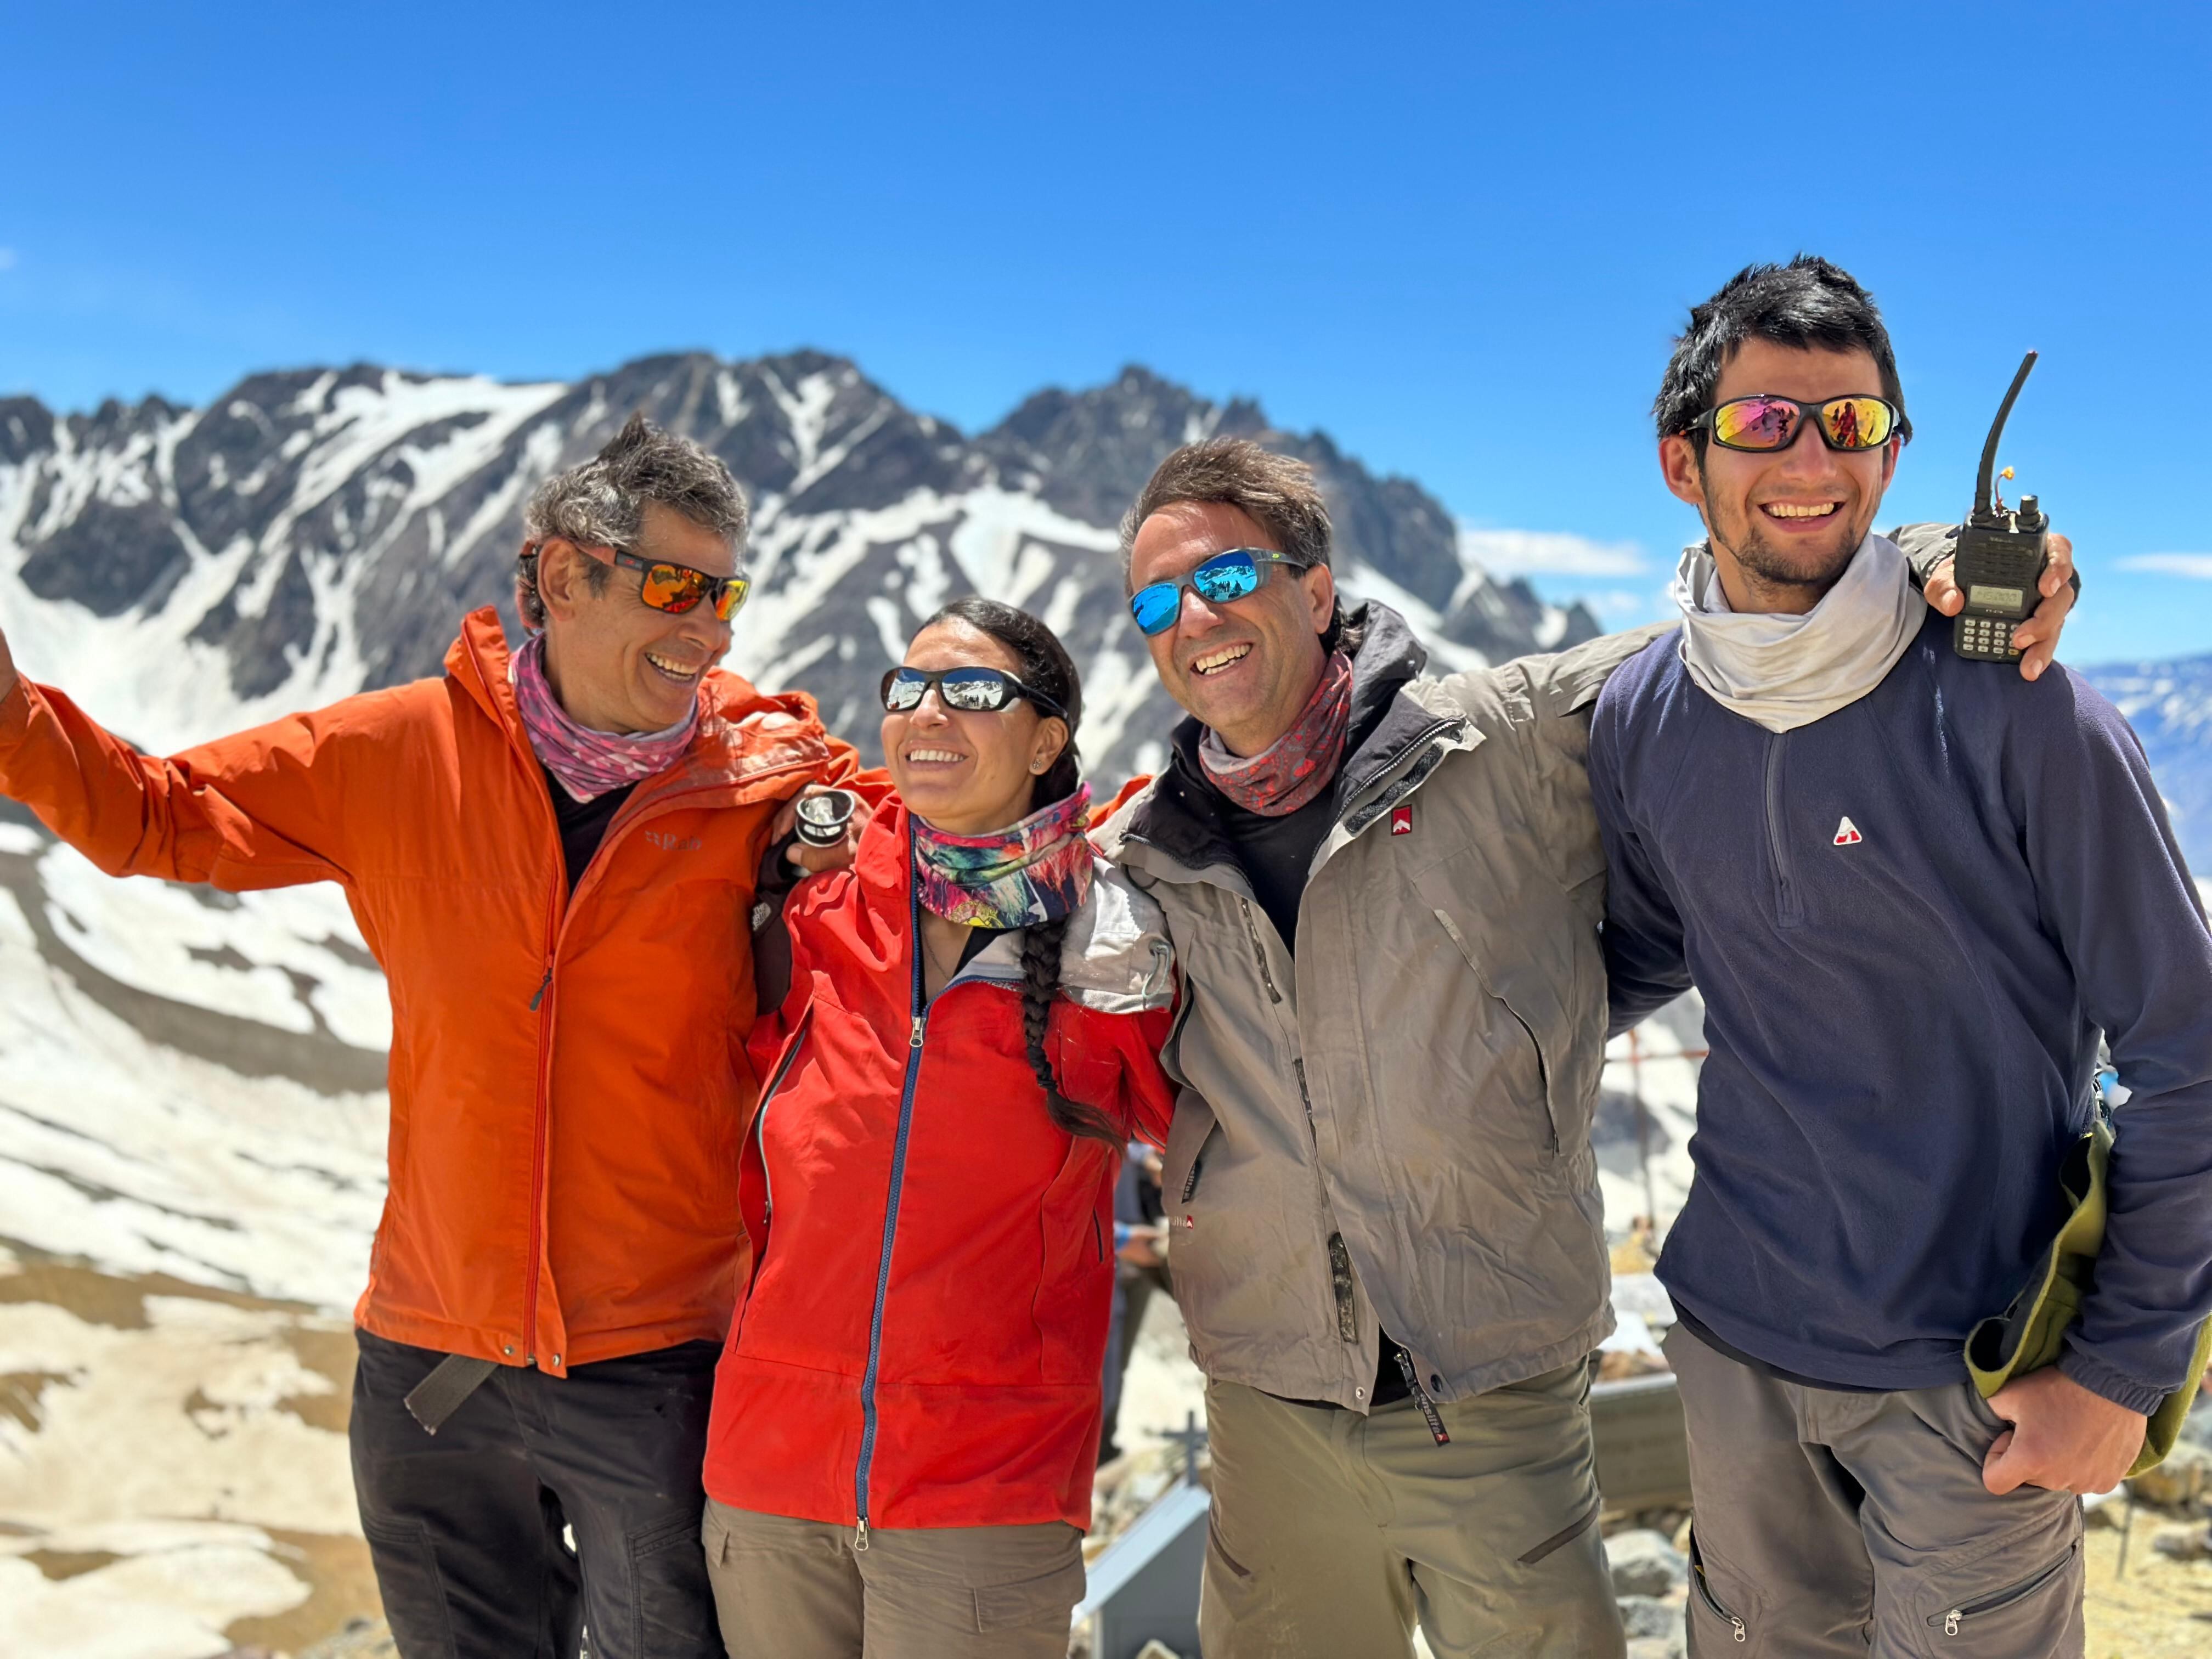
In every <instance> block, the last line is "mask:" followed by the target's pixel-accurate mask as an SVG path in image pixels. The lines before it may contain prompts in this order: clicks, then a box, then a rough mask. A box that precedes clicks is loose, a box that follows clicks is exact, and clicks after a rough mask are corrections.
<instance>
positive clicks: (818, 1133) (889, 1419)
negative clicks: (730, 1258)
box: [706, 799, 1175, 1528]
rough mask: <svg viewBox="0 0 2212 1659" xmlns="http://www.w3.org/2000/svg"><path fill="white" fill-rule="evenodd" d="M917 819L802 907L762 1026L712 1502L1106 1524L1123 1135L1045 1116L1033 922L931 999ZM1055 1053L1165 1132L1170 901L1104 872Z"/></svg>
mask: <svg viewBox="0 0 2212 1659" xmlns="http://www.w3.org/2000/svg"><path fill="white" fill-rule="evenodd" d="M910 856H911V855H910V853H909V849H908V817H907V813H906V811H905V809H904V808H903V807H902V806H899V805H896V800H895V799H894V801H893V802H892V803H890V804H887V805H885V807H884V809H883V810H881V811H878V813H877V815H876V817H875V819H874V821H873V822H872V823H871V824H870V825H869V827H868V829H867V831H866V834H865V835H864V836H863V837H862V839H861V842H860V856H859V858H858V859H857V860H856V861H855V862H854V866H853V867H852V868H850V869H848V870H844V871H841V872H837V873H836V874H834V875H829V876H824V877H821V878H817V879H815V880H812V881H809V882H806V883H805V884H802V885H801V886H800V887H799V889H798V890H796V891H795V892H794V894H793V896H792V898H791V900H790V901H789V902H788V904H787V907H786V913H785V914H786V920H787V924H788V926H789V928H790V933H791V945H792V983H791V990H790V994H788V995H787V997H786V999H785V1000H784V1003H783V1006H782V1007H781V1009H780V1010H779V1011H778V1012H777V1013H776V1014H775V1015H774V1016H773V1017H770V1016H768V1015H765V1014H763V1017H762V1018H761V1019H760V1021H759V1023H758V1024H757V1025H756V1027H755V1029H754V1032H753V1037H752V1044H753V1048H752V1054H753V1062H754V1065H755V1066H756V1067H757V1069H758V1071H759V1073H760V1074H761V1076H762V1077H763V1078H764V1079H772V1078H773V1077H774V1076H775V1065H776V1064H777V1062H778V1061H779V1059H780V1057H784V1051H785V1050H788V1054H787V1058H788V1060H789V1066H788V1069H787V1071H786V1072H785V1073H784V1076H783V1080H782V1082H781V1085H780V1086H779V1087H777V1088H775V1090H774V1091H773V1092H772V1093H771V1094H770V1095H769V1097H768V1098H767V1100H766V1101H765V1103H764V1105H765V1109H764V1110H763V1111H762V1112H761V1113H760V1115H759V1116H758V1117H757V1119H756V1121H755V1125H754V1130H753V1133H752V1134H751V1135H750V1136H749V1137H748V1138H747V1140H746V1144H745V1152H744V1174H743V1176H742V1178H741V1182H740V1188H739V1191H740V1201H741V1203H742V1204H743V1206H744V1214H745V1222H746V1225H747V1226H748V1228H750V1231H751V1232H752V1236H753V1239H754V1243H755V1250H756V1257H755V1261H756V1266H755V1269H754V1276H753V1282H752V1289H751V1291H750V1296H749V1297H748V1299H747V1301H746V1303H745V1304H744V1308H743V1309H742V1310H741V1311H740V1313H739V1316H738V1323H737V1325H736V1327H735V1328H733V1329H732V1332H731V1334H730V1339H729V1341H728V1344H727V1345H726V1347H725V1348H724V1350H723V1354H722V1360H721V1366H720V1371H719V1372H718V1374H717V1376H716V1378H715V1385H714V1421H713V1426H712V1428H711V1429H710V1431H709V1432H708V1448H707V1470H706V1477H707V1490H708V1492H710V1493H711V1494H712V1495H713V1496H714V1498H717V1499H719V1500H720V1501H721V1502H722V1503H725V1504H731V1505H732V1506H733V1507H736V1508H738V1509H744V1510H756V1511H759V1512H762V1513H765V1514H771V1515H785V1516H798V1517H799V1518H801V1519H804V1520H811V1521H827V1522H842V1523H843V1524H845V1525H848V1526H867V1527H972V1526H1011V1525H1021V1524H1028V1523H1033V1522H1048V1521H1066V1522H1070V1523H1071V1524H1073V1525H1074V1526H1077V1527H1085V1528H1087V1527H1088V1526H1089V1525H1090V1524H1091V1469H1092V1468H1093V1466H1094V1465H1095V1464H1096V1462H1097V1455H1098V1433H1099V1416H1100V1387H1099V1384H1100V1373H1101V1370H1102V1368H1103V1364H1104V1360H1105V1352H1106V1334H1107V1325H1108V1322H1109V1318H1110V1315H1111V1310H1112V1300H1113V1291H1114V1260H1115V1258H1114V1209H1113V1205H1114V1183H1115V1176H1117V1175H1118V1174H1119V1172H1120V1169H1121V1157H1122V1154H1121V1150H1120V1148H1118V1147H1115V1146H1107V1145H1105V1144H1104V1143H1103V1142H1102V1141H1099V1140H1097V1139H1090V1138H1079V1137H1075V1136H1071V1135H1069V1134H1067V1133H1065V1132H1064V1131H1062V1130H1061V1129H1060V1128H1059V1127H1056V1126H1055V1125H1054V1122H1053V1121H1052V1119H1051V1117H1050V1116H1049V1115H1048V1114H1047V1112H1046V1109H1045V1100H1044V1092H1043V1091H1042V1089H1041V1088H1040V1087H1039V1086H1038V1085H1037V1080H1036V1075H1035V1073H1032V1072H1031V1070H1030V1063H1029V1060H1028V1059H1027V1057H1026V1054H1027V1051H1026V1048H1025V1047H1024V1041H1023V1036H1022V1003H1021V969H1020V950H1021V936H1020V935H1019V934H1018V933H1007V934H1004V935H1002V936H1000V938H999V939H995V940H994V941H993V942H992V944H991V945H989V946H987V948H986V949H984V950H983V951H981V952H980V953H979V954H978V955H977V956H976V957H975V959H974V960H973V961H971V962H970V963H969V964H968V965H967V966H966V967H964V968H963V969H961V970H960V971H959V973H957V975H954V976H953V978H952V979H951V981H950V982H949V983H947V984H946V986H945V988H944V989H943V990H941V991H940V992H939V993H938V994H937V996H936V997H935V998H934V999H933V1000H930V1001H929V1002H928V1003H927V1005H926V1006H925V1005H924V1004H923V1003H922V1000H921V994H920V986H921V975H920V973H919V970H918V969H917V966H916V962H917V957H916V951H915V944H916V918H915V908H914V884H913V881H912V879H911V874H910V872H911V868H912V866H911V862H910ZM1060 975H1061V987H1062V992H1063V994H1062V995H1061V996H1060V998H1059V999H1058V1000H1056V1001H1055V1002H1054V1006H1053V1010H1052V1014H1051V1018H1050V1020H1049V1023H1048V1026H1047V1036H1046V1046H1047V1048H1048V1052H1049V1053H1050V1054H1051V1055H1052V1058H1053V1065H1054V1073H1055V1074H1056V1075H1057V1077H1058V1078H1059V1080H1060V1090H1061V1092H1062V1093H1063V1094H1065V1095H1066V1096H1067V1097H1069V1098H1071V1099H1073V1100H1076V1101H1079V1102H1081V1103H1085V1104H1086V1105H1090V1106H1093V1107H1096V1108H1097V1109H1100V1110H1101V1111H1103V1113H1104V1114H1105V1115H1106V1116H1107V1117H1108V1119H1109V1121H1112V1122H1113V1123H1115V1125H1117V1126H1119V1127H1121V1129H1122V1130H1123V1132H1124V1133H1127V1134H1130V1135H1136V1136H1142V1137H1143V1138H1145V1139H1149V1140H1152V1141H1155V1142H1158V1141H1160V1140H1163V1139H1164V1138H1165V1136H1166V1133H1167V1127H1168V1120H1169V1118H1170V1115H1172V1113H1173V1111H1174V1106H1175V1091H1174V1088H1173V1085H1171V1084H1170V1082H1169V1081H1168V1079H1167V1078H1166V1076H1165V1074H1164V1073H1162V1071H1161V1070H1160V1066H1159V1060H1158V1054H1159V1050H1160V1047H1161V1045H1162V1043H1164V1042H1165V1041H1166V1039H1167V1036H1168V1033H1169V1029H1170V1024H1171V1021H1172V1018H1173V1004H1174V1000H1175V985H1174V980H1175V971H1174V960H1173V957H1172V956H1171V954H1170V950H1169V946H1168V941H1167V936H1166V931H1165V928H1164V925H1163V922H1162V919H1161V916H1160V913H1159V909H1158V906H1157V905H1155V904H1154V903H1153V902H1152V900H1151V899H1150V898H1148V897H1146V896H1145V895H1143V894H1142V893H1139V891H1137V890H1136V889H1135V888H1134V887H1133V886H1132V885H1130V884H1128V882H1127V879H1126V878H1124V877H1122V876H1121V873H1120V872H1118V871H1116V870H1115V869H1114V868H1113V867H1112V866H1109V865H1107V864H1105V863H1104V862H1103V860H1102V861H1100V863H1099V865H1098V867H1097V876H1096V878H1095V879H1094V881H1093V883H1092V886H1091V896H1090V897H1089V898H1088V899H1087V900H1086V901H1085V903H1084V905H1083V906H1082V907H1081V908H1079V910H1077V911H1076V912H1075V914H1074V915H1073V917H1072V918H1071V919H1070V922H1069V926H1068V929H1067V934H1066V943H1065V945H1064V946H1063V949H1062V952H1061V967H1060Z"/></svg>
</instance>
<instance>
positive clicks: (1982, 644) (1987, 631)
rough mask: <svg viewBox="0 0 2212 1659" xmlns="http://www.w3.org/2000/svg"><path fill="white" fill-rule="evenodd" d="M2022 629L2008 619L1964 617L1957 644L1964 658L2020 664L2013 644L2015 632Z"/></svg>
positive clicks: (1959, 625)
mask: <svg viewBox="0 0 2212 1659" xmlns="http://www.w3.org/2000/svg"><path fill="white" fill-rule="evenodd" d="M2019 626H2020V624H2019V623H2017V622H2015V621H2014V620H2012V619H2011V618H2009V617H1973V616H1966V617H1960V618H1959V621H1958V624H1957V628H1956V631H1955V634H1954V646H1955V647H1956V649H1957V651H1958V653H1959V654H1960V656H1962V657H1973V658H1977V659H1979V660H1981V661H1984V662H2018V661H2019V660H2020V652H2019V651H2018V650H2017V649H2016V648H2015V647H2014V645H2013V642H2012V631H2013V629H2015V628H2017V627H2019Z"/></svg>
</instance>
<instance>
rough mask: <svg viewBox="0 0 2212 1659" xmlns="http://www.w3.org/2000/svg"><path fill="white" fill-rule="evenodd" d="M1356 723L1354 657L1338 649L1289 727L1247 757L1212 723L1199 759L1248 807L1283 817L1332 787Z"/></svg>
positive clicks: (1209, 777) (1212, 778)
mask: <svg viewBox="0 0 2212 1659" xmlns="http://www.w3.org/2000/svg"><path fill="white" fill-rule="evenodd" d="M1351 727H1352V659H1351V658H1349V657H1347V656H1346V655H1345V654H1344V653H1343V652H1341V651H1334V652H1331V653H1329V659H1328V666H1327V667H1325V668H1323V669H1322V673H1321V684H1319V685H1316V687H1314V690H1313V696H1310V697H1308V698H1307V699H1306V706H1305V707H1304V708H1303V709H1301V710H1299V712H1298V717H1297V720H1296V721H1295V722H1294V723H1293V724H1292V725H1291V729H1290V730H1289V731H1287V732H1284V733H1283V735H1282V736H1281V737H1279V738H1276V739H1275V740H1274V742H1273V743H1272V744H1268V745H1267V747H1266V748H1265V749H1263V750H1261V751H1260V752H1259V753H1258V754H1256V755H1255V756H1253V757H1251V758H1250V759H1249V760H1246V759H1243V758H1240V757H1237V756H1236V755H1232V754H1231V753H1230V752H1229V745H1228V744H1225V743H1224V742H1222V741H1221V739H1220V738H1218V737H1216V736H1215V735H1214V733H1213V731H1212V727H1210V726H1209V727H1208V728H1207V729H1206V735H1205V736H1204V737H1202V738H1200V739H1199V742H1198V761H1199V764H1200V765H1201V766H1203V767H1204V768H1205V769H1206V781H1208V782H1209V783H1211V784H1212V786H1213V787H1215V788H1216V789H1218V790H1219V791H1220V792H1221V793H1223V794H1225V795H1226V796H1228V797H1229V799H1231V800H1233V801H1235V802H1236V803H1237V805H1239V806H1241V807H1243V809H1244V810H1245V811H1248V812H1257V813H1258V814H1259V815H1260V816H1261V817H1264V818H1279V817H1282V816H1283V815H1284V814H1285V813H1286V812H1295V811H1297V810H1298V808H1300V807H1301V806H1304V805H1305V804H1306V803H1307V802H1308V801H1310V800H1311V799H1313V798H1314V797H1315V796H1316V795H1318V794H1319V793H1321V792H1322V790H1324V789H1326V788H1328V786H1329V782H1330V781H1331V780H1332V779H1334V777H1335V776H1336V769H1337V768H1338V767H1339V766H1340V765H1341V764H1342V763H1343V761H1344V738H1345V734H1346V732H1348V731H1350V730H1351Z"/></svg>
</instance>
